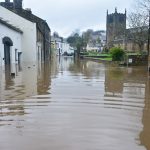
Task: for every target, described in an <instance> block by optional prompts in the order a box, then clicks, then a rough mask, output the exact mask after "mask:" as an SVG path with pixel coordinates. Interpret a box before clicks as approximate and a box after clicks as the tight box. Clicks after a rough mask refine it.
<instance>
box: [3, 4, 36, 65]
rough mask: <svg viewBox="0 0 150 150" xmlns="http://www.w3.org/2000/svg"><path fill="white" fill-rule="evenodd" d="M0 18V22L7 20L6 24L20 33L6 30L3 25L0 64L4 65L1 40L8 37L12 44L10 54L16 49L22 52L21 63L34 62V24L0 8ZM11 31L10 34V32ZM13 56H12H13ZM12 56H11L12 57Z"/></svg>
mask: <svg viewBox="0 0 150 150" xmlns="http://www.w3.org/2000/svg"><path fill="white" fill-rule="evenodd" d="M0 18H1V20H7V23H8V24H9V25H11V26H13V27H15V28H19V30H20V31H22V33H18V32H17V31H14V30H13V29H11V28H8V27H6V26H4V25H1V26H3V28H2V29H0V38H1V39H0V40H1V41H0V48H1V49H0V53H1V54H0V55H1V64H2V65H3V64H4V60H3V55H4V54H3V53H4V44H3V41H2V40H3V38H4V37H9V38H10V39H11V40H12V42H13V46H12V48H11V49H12V52H14V49H18V52H22V54H21V61H22V62H28V63H29V62H30V63H31V62H36V60H37V50H36V48H37V43H36V37H37V35H36V23H33V22H31V21H28V20H26V19H24V18H22V17H20V16H19V15H17V14H15V13H13V12H12V11H9V10H8V9H6V8H4V7H2V6H0ZM10 30H11V32H10ZM13 55H14V54H13ZM13 55H12V56H13Z"/></svg>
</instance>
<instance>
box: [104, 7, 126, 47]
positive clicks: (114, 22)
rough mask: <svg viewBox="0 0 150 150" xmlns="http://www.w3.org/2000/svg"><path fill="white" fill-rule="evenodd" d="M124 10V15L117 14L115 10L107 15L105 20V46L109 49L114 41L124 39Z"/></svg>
mask: <svg viewBox="0 0 150 150" xmlns="http://www.w3.org/2000/svg"><path fill="white" fill-rule="evenodd" d="M126 14H127V13H126V10H125V13H124V14H123V13H118V12H117V8H115V13H112V14H108V10H107V18H106V20H107V21H106V40H107V46H108V47H111V46H112V45H113V43H114V40H119V39H120V38H123V37H125V32H126Z"/></svg>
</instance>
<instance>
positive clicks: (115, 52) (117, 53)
mask: <svg viewBox="0 0 150 150" xmlns="http://www.w3.org/2000/svg"><path fill="white" fill-rule="evenodd" d="M110 54H111V55H112V60H113V61H122V60H123V58H124V55H125V52H124V51H123V49H121V48H119V47H113V48H111V49H110Z"/></svg>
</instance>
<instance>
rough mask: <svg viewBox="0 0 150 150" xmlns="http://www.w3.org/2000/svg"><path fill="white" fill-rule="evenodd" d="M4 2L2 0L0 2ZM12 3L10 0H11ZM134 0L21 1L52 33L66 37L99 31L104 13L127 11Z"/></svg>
mask: <svg viewBox="0 0 150 150" xmlns="http://www.w3.org/2000/svg"><path fill="white" fill-rule="evenodd" d="M0 1H4V0H0ZM11 1H12V0H11ZM133 1H135V0H23V5H24V8H31V9H32V12H33V13H34V14H35V15H38V16H39V17H41V18H43V19H44V20H46V21H47V23H48V24H49V26H50V28H51V30H52V32H53V31H57V32H58V33H59V34H60V35H61V36H64V37H66V36H68V35H70V34H71V33H72V32H73V31H75V30H76V29H80V30H81V31H83V30H86V29H89V28H90V29H94V30H101V29H105V28H106V27H105V26H106V11H107V9H108V10H109V13H112V12H114V9H115V7H117V8H118V12H124V11H125V8H127V11H129V10H130V8H132V7H133Z"/></svg>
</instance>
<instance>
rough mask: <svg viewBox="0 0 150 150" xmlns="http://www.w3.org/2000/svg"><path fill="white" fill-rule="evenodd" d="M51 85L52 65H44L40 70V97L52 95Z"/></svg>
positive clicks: (38, 91) (38, 90) (38, 89)
mask: <svg viewBox="0 0 150 150" xmlns="http://www.w3.org/2000/svg"><path fill="white" fill-rule="evenodd" d="M50 85H51V64H50V63H49V62H47V63H43V64H42V65H41V68H38V81H37V93H38V94H39V95H46V94H50V93H49V89H50Z"/></svg>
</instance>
